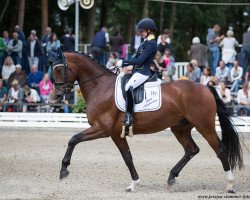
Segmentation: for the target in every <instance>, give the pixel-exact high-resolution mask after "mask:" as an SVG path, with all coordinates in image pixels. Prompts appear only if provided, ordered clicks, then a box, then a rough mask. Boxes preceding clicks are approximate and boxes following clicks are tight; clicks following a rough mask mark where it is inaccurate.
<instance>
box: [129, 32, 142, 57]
mask: <svg viewBox="0 0 250 200" xmlns="http://www.w3.org/2000/svg"><path fill="white" fill-rule="evenodd" d="M143 40H144V39H143V37H142V36H141V34H140V31H139V30H136V31H135V35H134V36H133V37H132V40H131V53H136V52H137V49H138V48H139V46H140V45H141V43H143Z"/></svg>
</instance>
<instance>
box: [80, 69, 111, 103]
mask: <svg viewBox="0 0 250 200" xmlns="http://www.w3.org/2000/svg"><path fill="white" fill-rule="evenodd" d="M91 67H92V68H88V69H86V68H85V69H86V70H82V73H81V74H80V76H79V80H78V82H79V83H80V89H81V92H82V95H83V97H84V99H85V100H86V101H87V102H88V101H91V98H92V97H93V94H94V96H95V97H96V93H97V92H100V91H101V92H104V93H105V92H106V91H107V90H109V89H110V85H112V84H115V75H114V76H113V75H110V74H108V73H109V72H106V71H104V70H101V69H95V68H94V67H95V66H91ZM102 74H103V75H102ZM98 75H102V76H100V77H97V76H98ZM94 77H97V78H95V79H93V80H91V79H92V78H94ZM86 81H87V82H86ZM81 82H84V83H83V84H81Z"/></svg>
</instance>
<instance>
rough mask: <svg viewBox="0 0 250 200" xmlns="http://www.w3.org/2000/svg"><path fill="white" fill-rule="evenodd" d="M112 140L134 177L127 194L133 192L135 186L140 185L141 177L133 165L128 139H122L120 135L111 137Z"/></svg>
mask: <svg viewBox="0 0 250 200" xmlns="http://www.w3.org/2000/svg"><path fill="white" fill-rule="evenodd" d="M111 138H112V140H113V141H114V143H115V144H116V146H117V147H118V149H119V150H120V152H121V154H122V157H123V159H124V161H125V163H126V165H127V167H128V169H129V171H130V174H131V177H132V182H131V184H130V185H129V187H128V188H127V189H126V192H131V191H134V190H135V186H136V185H137V184H138V183H139V181H140V179H139V176H138V174H137V172H136V169H135V166H134V163H133V158H132V155H131V153H130V149H129V146H128V143H127V140H126V138H121V137H120V136H119V134H117V135H115V136H111Z"/></svg>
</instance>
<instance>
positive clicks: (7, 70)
mask: <svg viewBox="0 0 250 200" xmlns="http://www.w3.org/2000/svg"><path fill="white" fill-rule="evenodd" d="M15 70H16V66H15V65H14V63H13V60H12V58H11V57H10V56H8V57H6V58H5V60H4V64H3V68H2V79H3V81H4V83H5V85H7V82H8V79H9V77H10V75H11V74H12V73H13V72H14V71H15Z"/></svg>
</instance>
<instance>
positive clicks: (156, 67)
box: [150, 51, 163, 79]
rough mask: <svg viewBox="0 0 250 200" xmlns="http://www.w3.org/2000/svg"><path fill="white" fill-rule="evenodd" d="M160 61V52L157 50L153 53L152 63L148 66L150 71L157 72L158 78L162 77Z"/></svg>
mask: <svg viewBox="0 0 250 200" xmlns="http://www.w3.org/2000/svg"><path fill="white" fill-rule="evenodd" d="M162 64H163V63H162V61H161V53H160V52H159V51H157V53H156V54H155V59H154V61H153V63H152V64H151V66H150V69H151V71H153V72H155V73H157V74H158V78H160V79H162V70H163V68H162Z"/></svg>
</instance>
